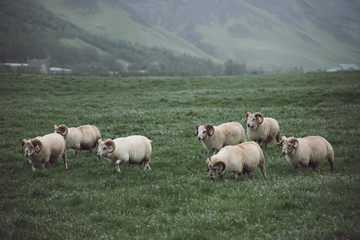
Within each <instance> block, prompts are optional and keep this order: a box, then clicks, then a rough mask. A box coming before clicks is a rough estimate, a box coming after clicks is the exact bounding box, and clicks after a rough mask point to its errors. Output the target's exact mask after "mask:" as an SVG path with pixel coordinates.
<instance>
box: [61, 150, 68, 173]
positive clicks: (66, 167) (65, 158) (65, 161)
mask: <svg viewBox="0 0 360 240" xmlns="http://www.w3.org/2000/svg"><path fill="white" fill-rule="evenodd" d="M62 158H63V160H64V165H65V170H68V166H67V152H66V150H65V151H64V153H63V155H62Z"/></svg>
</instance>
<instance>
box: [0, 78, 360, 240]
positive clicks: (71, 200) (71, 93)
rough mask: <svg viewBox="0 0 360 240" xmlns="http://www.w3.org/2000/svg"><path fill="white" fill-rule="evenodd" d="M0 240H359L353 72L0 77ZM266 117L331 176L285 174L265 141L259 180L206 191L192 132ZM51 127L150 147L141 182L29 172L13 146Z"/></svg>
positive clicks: (84, 159)
mask: <svg viewBox="0 0 360 240" xmlns="http://www.w3.org/2000/svg"><path fill="white" fill-rule="evenodd" d="M0 81H1V88H0V104H1V105H0V106H1V115H0V136H1V138H0V144H1V161H0V172H1V178H0V207H1V211H0V238H1V239H221V238H223V239H357V238H359V236H360V203H359V197H360V182H359V180H360V173H359V168H360V158H359V140H360V126H359V123H358V120H359V118H360V112H359V111H360V109H359V107H360V97H359V96H360V87H359V83H360V72H343V73H308V74H298V75H259V76H244V77H232V78H221V77H219V78H142V79H132V78H127V79H117V78H81V77H52V76H31V75H0ZM248 111H250V112H256V111H260V112H262V113H263V114H264V115H265V116H269V117H273V118H275V119H277V120H278V122H279V125H280V128H281V132H282V135H286V136H289V135H293V136H296V137H304V136H308V135H321V136H323V137H325V138H326V139H327V140H328V141H329V142H330V143H331V144H332V145H333V147H334V150H335V164H334V171H333V172H331V173H330V171H329V169H330V167H329V163H328V162H327V161H326V160H325V161H324V162H323V164H322V165H321V166H320V167H319V168H318V169H317V170H316V171H312V170H311V169H306V170H304V171H302V172H301V171H295V170H294V169H293V168H292V167H291V166H290V165H289V164H288V163H287V162H286V160H285V158H284V157H283V156H282V155H281V150H280V149H279V148H278V147H277V146H276V144H275V143H272V144H270V145H268V148H267V150H266V151H265V152H264V155H265V160H266V171H267V175H268V179H267V180H264V179H263V177H262V175H261V172H260V170H259V169H257V170H256V171H255V172H254V173H253V174H252V179H251V180H246V176H245V175H243V176H241V177H240V178H238V179H237V180H235V179H234V176H233V175H227V176H226V177H225V181H224V182H221V181H220V180H217V181H211V180H210V179H209V175H208V173H207V172H205V170H206V163H205V160H206V158H207V157H210V155H211V152H210V151H208V150H206V149H205V148H204V147H203V146H202V144H201V143H200V142H198V141H197V139H196V137H195V136H194V135H193V133H194V132H195V126H196V124H198V123H202V124H204V123H212V124H214V125H218V124H221V123H224V122H229V121H238V122H240V123H241V124H242V125H243V126H244V127H245V124H244V123H243V120H244V116H245V113H246V112H248ZM54 124H66V125H68V126H78V125H83V124H94V125H96V126H97V127H98V128H99V129H100V131H101V133H102V138H103V139H106V138H116V137H122V136H128V135H134V134H140V135H145V136H147V137H148V138H149V139H151V140H152V141H153V154H152V159H151V161H150V165H151V168H152V171H147V172H144V171H143V167H142V166H136V165H121V166H120V168H121V174H117V173H116V171H115V167H114V166H113V165H111V164H110V163H109V162H108V161H107V160H105V159H101V160H98V159H97V158H96V155H95V154H94V153H93V155H92V156H91V157H89V156H88V152H86V151H82V152H80V154H79V157H78V158H76V156H75V153H74V151H73V150H69V151H68V166H69V170H68V171H65V170H64V166H63V163H62V159H60V160H59V162H58V163H57V164H56V165H55V167H54V168H53V169H52V170H51V171H49V170H48V169H46V170H44V171H42V170H41V169H40V165H39V164H38V165H36V166H35V167H36V168H37V170H36V171H35V172H32V171H31V167H30V165H29V164H28V162H27V160H26V159H25V157H24V156H23V154H21V153H20V152H19V150H20V141H21V139H23V138H26V139H30V138H33V137H36V136H41V135H45V134H48V133H50V132H52V131H53V126H54Z"/></svg>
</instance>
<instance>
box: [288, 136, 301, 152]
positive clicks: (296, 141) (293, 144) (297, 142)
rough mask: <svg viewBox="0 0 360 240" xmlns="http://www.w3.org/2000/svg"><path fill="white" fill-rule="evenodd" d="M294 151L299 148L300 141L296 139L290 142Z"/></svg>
mask: <svg viewBox="0 0 360 240" xmlns="http://www.w3.org/2000/svg"><path fill="white" fill-rule="evenodd" d="M289 142H290V143H291V145H292V147H293V148H294V149H296V148H297V147H298V146H299V141H298V140H297V139H296V138H292V139H291V140H290V141H289Z"/></svg>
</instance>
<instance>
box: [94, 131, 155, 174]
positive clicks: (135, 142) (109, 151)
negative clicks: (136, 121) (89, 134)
mask: <svg viewBox="0 0 360 240" xmlns="http://www.w3.org/2000/svg"><path fill="white" fill-rule="evenodd" d="M97 155H98V158H99V159H100V158H102V157H106V158H109V159H110V160H111V161H112V162H113V163H115V167H116V171H117V172H120V168H119V164H120V163H121V162H124V163H130V164H137V165H140V164H142V163H144V170H145V169H149V170H151V168H150V165H149V161H150V156H151V141H150V140H149V139H147V138H146V137H144V136H138V135H135V136H129V137H124V138H116V139H114V140H111V139H107V140H105V141H102V140H101V139H99V140H98V152H97Z"/></svg>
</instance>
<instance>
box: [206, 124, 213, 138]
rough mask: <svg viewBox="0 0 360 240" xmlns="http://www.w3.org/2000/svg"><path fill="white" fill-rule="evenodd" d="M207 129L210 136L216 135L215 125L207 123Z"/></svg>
mask: <svg viewBox="0 0 360 240" xmlns="http://www.w3.org/2000/svg"><path fill="white" fill-rule="evenodd" d="M206 131H207V133H208V135H209V136H212V135H214V133H215V128H214V126H213V125H211V124H207V126H206Z"/></svg>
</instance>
